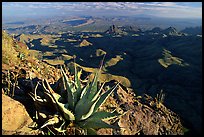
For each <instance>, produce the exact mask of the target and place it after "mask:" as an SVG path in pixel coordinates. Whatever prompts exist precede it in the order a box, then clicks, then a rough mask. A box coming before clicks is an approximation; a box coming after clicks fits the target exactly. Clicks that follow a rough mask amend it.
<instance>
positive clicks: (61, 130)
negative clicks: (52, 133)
mask: <svg viewBox="0 0 204 137" xmlns="http://www.w3.org/2000/svg"><path fill="white" fill-rule="evenodd" d="M64 125H65V121H64V122H63V123H62V125H61V126H60V127H59V128H55V127H54V129H55V130H56V131H57V132H60V133H64V132H66V130H64V129H63V126H64Z"/></svg>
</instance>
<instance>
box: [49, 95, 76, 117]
mask: <svg viewBox="0 0 204 137" xmlns="http://www.w3.org/2000/svg"><path fill="white" fill-rule="evenodd" d="M53 96H54V98H55V100H56V102H57V104H58V106H59V108H60V109H61V111H62V112H63V115H64V117H65V118H66V119H67V120H75V116H74V114H73V113H72V112H71V111H70V110H68V108H67V107H68V105H69V104H68V103H66V104H63V103H61V102H59V99H60V97H61V96H60V95H59V94H57V93H54V94H53Z"/></svg>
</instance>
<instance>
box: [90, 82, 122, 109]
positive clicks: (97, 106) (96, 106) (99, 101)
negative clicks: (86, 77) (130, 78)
mask: <svg viewBox="0 0 204 137" xmlns="http://www.w3.org/2000/svg"><path fill="white" fill-rule="evenodd" d="M118 85H119V83H118V84H117V85H115V86H114V87H112V88H111V89H109V90H108V91H106V92H105V93H103V94H102V95H101V96H100V98H99V100H98V101H97V103H96V105H95V108H94V112H96V111H97V109H98V108H99V107H100V106H101V105H102V104H103V103H104V102H105V101H106V99H107V98H108V97H109V96H110V94H111V93H113V91H114V90H115V89H116V87H117V86H118Z"/></svg>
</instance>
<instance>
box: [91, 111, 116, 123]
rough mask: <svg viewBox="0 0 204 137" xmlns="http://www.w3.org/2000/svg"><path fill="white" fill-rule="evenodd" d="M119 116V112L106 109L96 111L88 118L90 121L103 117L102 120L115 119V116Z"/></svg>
mask: <svg viewBox="0 0 204 137" xmlns="http://www.w3.org/2000/svg"><path fill="white" fill-rule="evenodd" d="M117 116H119V114H117V113H110V112H106V111H99V112H95V113H94V114H93V115H92V116H90V117H89V118H88V121H94V120H97V119H102V120H108V119H113V118H115V117H117Z"/></svg>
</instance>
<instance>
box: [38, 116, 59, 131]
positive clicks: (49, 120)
mask: <svg viewBox="0 0 204 137" xmlns="http://www.w3.org/2000/svg"><path fill="white" fill-rule="evenodd" d="M59 122H60V120H59V118H58V117H56V116H55V117H53V118H51V119H48V120H47V121H46V122H45V123H44V124H43V125H42V126H41V127H40V128H44V127H45V126H48V125H54V124H57V123H59Z"/></svg>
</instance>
